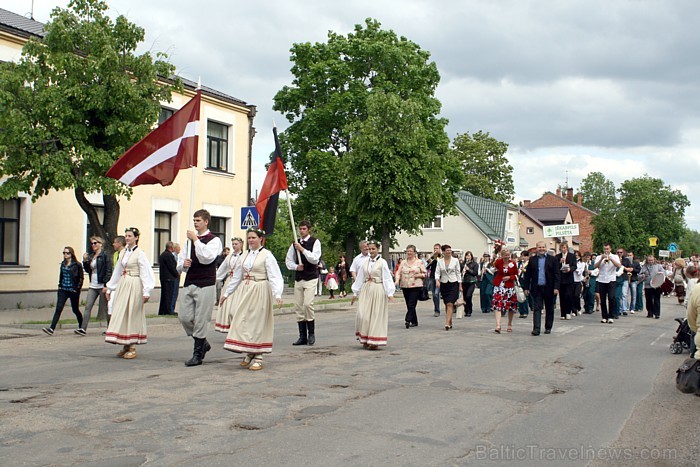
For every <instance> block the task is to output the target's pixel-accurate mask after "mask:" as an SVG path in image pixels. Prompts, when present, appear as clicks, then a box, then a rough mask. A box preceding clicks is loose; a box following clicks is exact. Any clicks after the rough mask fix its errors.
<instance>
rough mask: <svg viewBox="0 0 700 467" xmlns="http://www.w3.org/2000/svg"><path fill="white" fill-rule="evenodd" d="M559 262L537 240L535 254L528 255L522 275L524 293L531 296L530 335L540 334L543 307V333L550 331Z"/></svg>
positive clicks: (557, 287) (556, 291)
mask: <svg viewBox="0 0 700 467" xmlns="http://www.w3.org/2000/svg"><path fill="white" fill-rule="evenodd" d="M559 274H560V273H559V262H558V261H557V259H556V258H555V257H554V256H551V255H548V254H547V245H546V244H545V243H544V242H543V241H539V242H537V254H536V255H533V256H531V257H530V261H528V263H527V269H525V274H524V275H523V284H522V286H523V289H524V290H525V294H526V295H528V296H532V298H533V301H532V303H533V305H534V307H533V310H532V335H533V336H539V335H540V324H541V322H542V308H543V305H544V309H545V321H544V333H545V334H549V333H551V332H552V325H553V324H554V297H555V295H557V294H558V293H559V280H560V276H559Z"/></svg>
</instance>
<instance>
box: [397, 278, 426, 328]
mask: <svg viewBox="0 0 700 467" xmlns="http://www.w3.org/2000/svg"><path fill="white" fill-rule="evenodd" d="M422 288H423V287H407V288H404V289H401V291H402V292H403V299H404V300H405V301H406V310H407V311H406V319H405V321H406V322H407V323H411V324H413V325H415V326H418V315H417V314H416V305H417V304H418V297H419V296H420V291H421V289H422Z"/></svg>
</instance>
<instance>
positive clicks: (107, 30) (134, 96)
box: [0, 0, 174, 249]
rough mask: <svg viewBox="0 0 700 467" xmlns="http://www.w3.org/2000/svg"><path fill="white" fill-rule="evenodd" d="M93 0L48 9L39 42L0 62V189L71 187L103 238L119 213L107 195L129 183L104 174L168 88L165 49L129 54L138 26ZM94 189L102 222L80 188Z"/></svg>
mask: <svg viewBox="0 0 700 467" xmlns="http://www.w3.org/2000/svg"><path fill="white" fill-rule="evenodd" d="M107 8H108V6H107V4H106V3H105V2H104V1H99V0H72V1H71V2H70V4H69V5H68V8H67V9H61V8H56V9H54V10H53V12H52V13H51V20H50V21H49V22H48V23H47V24H46V26H45V31H46V35H45V37H44V38H43V40H37V39H30V40H29V41H28V42H27V43H26V44H25V46H24V48H23V49H22V56H21V58H20V60H19V62H17V63H3V64H2V65H1V66H0V129H1V130H2V131H0V153H1V154H2V156H0V176H1V177H6V180H5V183H3V184H2V185H0V197H1V198H3V199H8V198H12V197H16V196H17V194H18V193H19V192H25V193H30V194H31V195H32V199H33V200H36V199H38V198H40V197H41V196H44V195H46V194H48V193H50V192H51V190H58V191H60V190H73V192H74V193H75V198H76V200H77V202H78V204H79V205H80V207H81V208H82V209H83V211H85V213H86V214H87V216H88V219H89V221H90V225H91V226H94V227H95V228H96V229H97V233H98V234H99V235H101V236H102V237H104V238H106V239H109V240H110V241H107V243H106V245H105V247H106V248H107V249H111V239H112V238H113V236H114V235H115V234H116V230H117V223H118V221H119V203H118V201H117V196H119V195H126V196H129V195H130V193H131V190H130V189H129V187H127V186H125V185H123V184H121V183H119V182H117V181H116V180H113V179H110V178H105V177H104V174H105V172H106V171H107V170H108V169H109V167H110V166H111V165H112V164H113V163H114V161H115V160H116V159H117V158H118V157H119V156H120V155H121V154H122V153H124V151H126V149H128V148H129V147H130V146H131V145H132V144H134V143H135V142H136V141H138V140H139V139H141V138H142V137H143V136H144V135H146V133H148V131H150V129H151V128H152V126H153V124H154V123H155V122H156V121H157V119H158V115H159V111H160V101H170V96H171V89H172V87H171V86H170V85H167V84H163V83H159V82H158V78H159V76H165V77H167V76H171V75H172V73H173V72H174V67H173V66H172V65H171V64H169V63H167V62H166V61H165V56H164V55H162V54H158V55H157V56H156V57H153V56H152V55H151V54H150V53H144V54H141V55H137V54H136V53H135V50H136V48H137V46H138V45H139V43H141V42H142V41H143V38H144V30H143V29H142V28H140V27H138V26H136V25H134V24H132V23H130V22H129V21H128V20H127V19H126V18H125V17H124V16H118V17H117V18H116V19H114V20H112V19H110V18H109V17H108V16H107V15H106V11H107ZM92 192H101V193H102V195H103V200H104V208H105V211H104V223H102V222H100V219H99V218H98V216H97V212H96V210H95V208H94V207H93V206H92V204H90V202H89V201H88V200H87V198H86V196H85V194H86V193H92Z"/></svg>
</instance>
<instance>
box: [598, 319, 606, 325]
mask: <svg viewBox="0 0 700 467" xmlns="http://www.w3.org/2000/svg"><path fill="white" fill-rule="evenodd" d="M600 322H601V323H605V324H607V322H608V320H607V319H601V320H600Z"/></svg>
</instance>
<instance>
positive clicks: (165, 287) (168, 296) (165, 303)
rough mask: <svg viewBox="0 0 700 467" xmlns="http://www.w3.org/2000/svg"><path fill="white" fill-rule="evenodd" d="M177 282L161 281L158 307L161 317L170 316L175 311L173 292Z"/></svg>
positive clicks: (170, 280)
mask: <svg viewBox="0 0 700 467" xmlns="http://www.w3.org/2000/svg"><path fill="white" fill-rule="evenodd" d="M176 283H177V282H175V281H174V280H172V279H166V280H162V281H160V304H159V305H158V314H159V315H169V314H170V313H171V310H172V309H173V302H172V300H173V290H174V289H175V284H176Z"/></svg>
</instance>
